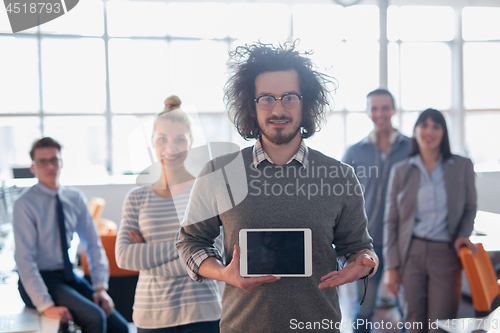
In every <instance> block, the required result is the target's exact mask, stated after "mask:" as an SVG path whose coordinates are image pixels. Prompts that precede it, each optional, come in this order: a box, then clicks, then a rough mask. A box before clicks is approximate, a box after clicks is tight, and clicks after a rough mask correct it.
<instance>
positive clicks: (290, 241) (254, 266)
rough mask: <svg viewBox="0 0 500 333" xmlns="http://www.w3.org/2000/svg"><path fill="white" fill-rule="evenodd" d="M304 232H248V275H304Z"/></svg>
mask: <svg viewBox="0 0 500 333" xmlns="http://www.w3.org/2000/svg"><path fill="white" fill-rule="evenodd" d="M304 246H305V245H304V231H248V233H247V262H248V274H304V273H305V256H304Z"/></svg>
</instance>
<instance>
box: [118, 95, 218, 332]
mask: <svg viewBox="0 0 500 333" xmlns="http://www.w3.org/2000/svg"><path fill="white" fill-rule="evenodd" d="M175 97H176V96H175ZM176 98H177V99H178V97H176ZM178 104H179V105H180V100H179V103H178ZM153 130H154V131H153V137H152V140H153V147H154V149H155V152H156V156H157V158H158V160H159V161H160V162H161V164H162V173H161V176H160V178H159V179H158V180H157V181H156V182H155V183H154V184H152V185H151V186H149V187H144V188H135V189H132V190H131V191H130V192H129V193H128V195H127V198H126V200H125V204H124V208H123V219H122V222H121V225H120V230H119V232H118V239H117V243H116V261H117V263H118V266H120V267H121V268H125V269H131V270H140V271H141V272H140V275H139V282H138V284H137V288H136V292H135V301H134V312H133V320H134V323H135V324H136V325H137V327H138V332H139V333H150V332H155V333H158V332H161V333H169V332H190V333H191V332H193V333H194V332H199V333H202V332H203V333H205V332H206V333H213V332H219V319H220V314H221V303H220V295H219V289H218V285H217V283H216V282H215V281H214V280H206V281H204V282H203V283H197V282H194V281H193V280H192V279H191V278H190V277H189V276H188V274H187V273H186V271H185V268H184V266H183V264H182V262H181V260H179V254H178V252H177V250H176V248H175V242H176V241H177V235H178V233H179V225H180V221H182V218H183V216H184V211H185V209H186V206H187V203H188V199H189V195H190V193H191V187H192V185H193V182H194V179H195V177H193V176H192V175H191V174H190V173H189V172H188V171H187V170H186V168H185V166H184V161H185V159H186V157H187V154H188V150H189V149H190V147H191V143H192V136H191V124H190V121H189V117H188V115H187V114H186V113H184V112H183V111H182V110H180V109H174V110H172V111H168V110H166V111H163V112H161V113H160V114H158V115H157V116H156V119H155V122H154V128H153Z"/></svg>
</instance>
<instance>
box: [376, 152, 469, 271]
mask: <svg viewBox="0 0 500 333" xmlns="http://www.w3.org/2000/svg"><path fill="white" fill-rule="evenodd" d="M443 172H444V181H445V186H446V195H447V207H448V226H449V232H450V237H451V240H452V241H455V240H456V239H457V238H458V237H469V236H470V234H471V233H472V229H473V228H474V218H475V217H476V211H477V197H476V187H475V175H474V166H473V164H472V161H471V160H470V159H468V158H465V157H461V156H458V155H452V157H451V158H449V159H448V160H446V161H445V162H444V163H443ZM419 182H420V170H419V169H418V168H417V167H416V166H414V165H412V164H410V163H409V159H406V160H404V161H401V162H399V163H397V164H395V165H394V167H393V168H392V170H391V175H390V178H389V188H388V192H387V201H386V208H385V216H384V261H385V269H386V270H387V269H389V268H394V267H401V268H402V267H404V264H405V262H406V259H407V255H408V250H409V248H410V243H411V241H412V234H413V226H414V224H415V214H416V209H417V192H418V186H419Z"/></svg>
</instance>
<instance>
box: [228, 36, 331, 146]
mask: <svg viewBox="0 0 500 333" xmlns="http://www.w3.org/2000/svg"><path fill="white" fill-rule="evenodd" d="M296 44H297V41H295V42H292V43H284V44H279V45H278V46H273V45H272V44H264V43H261V42H257V43H254V44H251V45H248V44H246V45H245V46H238V47H237V48H236V50H234V51H232V52H230V59H229V61H228V66H229V69H230V70H231V71H232V72H233V73H234V74H233V76H232V77H231V78H230V79H229V80H228V82H227V83H226V85H225V86H224V102H225V103H226V106H227V109H228V114H229V118H230V119H231V121H232V122H233V123H234V125H235V126H236V130H237V131H238V133H239V134H240V135H241V136H242V137H243V138H244V139H245V140H248V139H257V138H259V137H260V136H261V131H260V128H259V126H258V123H257V118H256V109H255V102H254V99H255V78H256V77H257V76H258V75H259V74H262V73H264V72H276V71H288V70H295V71H296V72H297V74H298V76H299V83H300V89H301V94H302V96H303V99H302V123H301V124H300V127H301V135H302V137H303V138H308V137H311V136H312V135H313V134H314V133H315V132H316V131H319V130H320V129H321V125H322V124H323V122H324V121H325V118H326V113H327V111H329V108H328V106H329V104H330V103H329V101H328V97H329V96H330V90H328V88H327V87H328V86H329V85H332V86H333V89H335V87H336V82H335V81H334V79H333V78H331V77H330V76H328V75H326V74H323V73H320V72H318V71H317V70H316V67H315V65H314V64H313V63H312V61H311V60H310V59H309V58H308V57H307V56H308V55H310V54H311V53H312V52H303V53H301V52H299V51H297V50H296V49H295V47H296ZM333 89H332V90H333Z"/></svg>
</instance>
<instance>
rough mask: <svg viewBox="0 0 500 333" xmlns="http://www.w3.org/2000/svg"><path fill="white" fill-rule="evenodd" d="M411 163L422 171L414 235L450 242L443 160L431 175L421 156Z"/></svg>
mask: <svg viewBox="0 0 500 333" xmlns="http://www.w3.org/2000/svg"><path fill="white" fill-rule="evenodd" d="M409 162H410V164H413V165H414V166H416V167H417V168H418V169H419V170H420V182H419V184H418V194H417V211H416V214H415V225H414V227H413V235H415V236H417V237H420V238H425V239H429V240H434V241H444V242H449V241H450V233H449V230H448V206H447V203H448V201H447V196H446V185H445V182H444V173H443V160H442V158H441V157H440V158H439V161H438V163H437V164H436V166H435V167H434V169H433V170H432V172H431V174H430V175H429V174H428V173H427V170H426V169H425V166H424V162H423V161H422V157H421V156H420V154H418V155H415V156H412V157H410V160H409Z"/></svg>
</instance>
